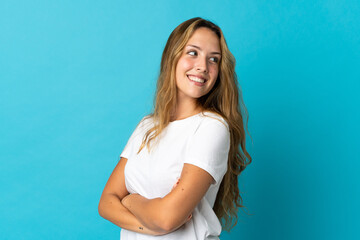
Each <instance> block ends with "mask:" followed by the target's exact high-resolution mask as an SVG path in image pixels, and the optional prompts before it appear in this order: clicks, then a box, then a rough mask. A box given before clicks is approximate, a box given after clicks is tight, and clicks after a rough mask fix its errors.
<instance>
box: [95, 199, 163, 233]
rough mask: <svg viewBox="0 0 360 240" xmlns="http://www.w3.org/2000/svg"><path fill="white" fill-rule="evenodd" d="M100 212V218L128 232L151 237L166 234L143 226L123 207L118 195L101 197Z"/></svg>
mask: <svg viewBox="0 0 360 240" xmlns="http://www.w3.org/2000/svg"><path fill="white" fill-rule="evenodd" d="M98 210H99V214H100V216H102V217H103V218H105V219H107V220H109V221H110V222H112V223H114V224H115V225H117V226H119V227H121V228H124V229H126V230H130V231H133V232H138V233H143V234H150V235H163V234H165V232H162V231H156V230H154V229H150V228H148V227H146V226H145V225H144V224H142V223H141V222H140V221H139V220H138V219H137V218H136V217H135V215H134V214H132V213H131V212H130V211H129V210H128V209H127V208H126V207H124V206H123V204H122V203H121V200H120V199H119V197H118V196H116V195H113V194H105V195H103V196H101V200H100V203H99V207H98Z"/></svg>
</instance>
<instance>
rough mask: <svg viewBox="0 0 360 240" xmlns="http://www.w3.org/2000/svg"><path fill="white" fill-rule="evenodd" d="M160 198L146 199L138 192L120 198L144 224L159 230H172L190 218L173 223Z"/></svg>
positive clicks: (172, 218)
mask: <svg viewBox="0 0 360 240" xmlns="http://www.w3.org/2000/svg"><path fill="white" fill-rule="evenodd" d="M162 200H163V199H162V198H154V199H147V198H145V197H143V196H141V195H139V194H131V195H128V196H126V197H124V198H123V199H122V203H123V206H124V207H126V208H127V209H129V211H130V212H131V213H133V214H134V215H135V217H136V218H137V219H138V220H139V221H140V222H141V223H143V224H144V225H145V226H147V227H149V228H151V229H154V230H156V231H160V232H167V233H169V232H172V231H174V230H176V229H177V228H179V227H180V226H182V225H183V224H184V223H185V222H187V221H188V220H189V219H190V218H188V219H186V220H184V221H181V222H176V223H174V220H175V218H174V217H170V218H169V216H170V214H171V213H169V212H168V211H167V210H168V208H166V206H165V205H164V202H163V201H162Z"/></svg>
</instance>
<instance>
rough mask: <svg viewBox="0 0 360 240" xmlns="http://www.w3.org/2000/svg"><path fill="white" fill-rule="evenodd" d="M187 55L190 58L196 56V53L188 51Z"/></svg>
mask: <svg viewBox="0 0 360 240" xmlns="http://www.w3.org/2000/svg"><path fill="white" fill-rule="evenodd" d="M188 54H189V55H191V56H196V55H197V52H196V51H189V52H188Z"/></svg>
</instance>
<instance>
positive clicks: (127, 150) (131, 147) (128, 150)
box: [120, 117, 145, 159]
mask: <svg viewBox="0 0 360 240" xmlns="http://www.w3.org/2000/svg"><path fill="white" fill-rule="evenodd" d="M144 121H145V117H144V118H143V119H142V120H141V121H140V122H139V123H138V125H137V126H136V128H135V130H134V132H133V133H132V134H131V136H130V138H129V140H128V141H127V143H126V145H125V147H124V149H123V151H122V153H121V154H120V158H122V157H123V158H127V159H129V157H130V156H131V155H132V154H133V153H134V151H137V150H138V149H135V147H136V146H137V145H138V144H137V142H138V141H136V140H137V139H139V138H138V136H139V135H140V134H141V132H142V127H143V124H144Z"/></svg>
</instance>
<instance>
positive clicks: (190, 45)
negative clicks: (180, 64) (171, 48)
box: [187, 44, 221, 55]
mask: <svg viewBox="0 0 360 240" xmlns="http://www.w3.org/2000/svg"><path fill="white" fill-rule="evenodd" d="M187 46H188V47H194V48H197V49H199V50H200V51H202V49H201V48H200V47H199V46H196V45H192V44H189V45H187ZM210 54H218V55H221V53H219V52H211V53H210Z"/></svg>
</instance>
